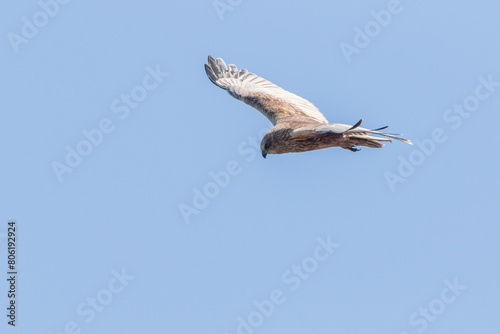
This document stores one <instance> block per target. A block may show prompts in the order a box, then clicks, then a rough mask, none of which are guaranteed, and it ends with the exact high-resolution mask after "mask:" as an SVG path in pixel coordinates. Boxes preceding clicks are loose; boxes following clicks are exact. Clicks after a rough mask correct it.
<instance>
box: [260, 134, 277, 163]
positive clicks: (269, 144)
mask: <svg viewBox="0 0 500 334" xmlns="http://www.w3.org/2000/svg"><path fill="white" fill-rule="evenodd" d="M260 150H261V151H262V157H263V158H264V159H265V158H266V156H267V154H268V153H274V152H273V136H272V133H266V135H265V136H264V138H262V142H261V143H260Z"/></svg>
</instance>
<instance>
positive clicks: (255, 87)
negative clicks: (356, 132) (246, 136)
mask: <svg viewBox="0 0 500 334" xmlns="http://www.w3.org/2000/svg"><path fill="white" fill-rule="evenodd" d="M205 71H206V72H207V76H208V78H209V79H210V80H211V81H212V82H213V83H214V84H215V85H217V86H219V87H220V88H223V89H225V90H227V92H228V93H229V94H230V95H231V96H233V97H234V98H236V99H238V100H241V101H243V102H245V103H246V104H248V105H250V106H252V107H254V108H255V109H257V110H259V111H260V112H261V113H262V114H263V115H264V116H266V117H267V118H268V119H269V120H270V121H271V123H273V124H274V125H276V123H278V122H279V121H280V120H282V119H284V118H286V117H306V118H309V119H313V120H315V121H317V122H320V123H325V124H328V121H327V119H326V118H325V116H323V114H322V113H321V112H320V111H319V109H318V108H316V107H315V106H314V104H312V103H311V102H309V101H307V100H306V99H303V98H301V97H300V96H297V95H295V94H293V93H290V92H288V91H286V90H284V89H283V88H281V87H279V86H276V85H275V84H273V83H272V82H269V81H267V80H266V79H264V78H261V77H259V76H258V75H256V74H253V73H250V72H248V71H247V70H245V69H242V70H239V71H238V68H237V67H236V66H235V65H233V64H230V65H229V68H228V66H227V65H226V63H225V62H224V60H222V59H220V58H217V60H215V59H214V58H212V56H208V64H205Z"/></svg>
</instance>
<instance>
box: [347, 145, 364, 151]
mask: <svg viewBox="0 0 500 334" xmlns="http://www.w3.org/2000/svg"><path fill="white" fill-rule="evenodd" d="M347 149H348V150H350V151H351V152H358V151H361V149H360V148H357V147H356V146H354V145H353V146H350V147H348V148H347Z"/></svg>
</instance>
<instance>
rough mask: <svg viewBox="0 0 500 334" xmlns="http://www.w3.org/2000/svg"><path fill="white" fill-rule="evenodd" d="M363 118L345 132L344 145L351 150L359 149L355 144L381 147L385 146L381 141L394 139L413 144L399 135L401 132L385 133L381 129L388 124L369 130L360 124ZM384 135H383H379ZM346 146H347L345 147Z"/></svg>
mask: <svg viewBox="0 0 500 334" xmlns="http://www.w3.org/2000/svg"><path fill="white" fill-rule="evenodd" d="M362 122H363V120H360V121H359V122H358V123H356V124H355V125H353V126H352V127H350V128H349V129H347V130H345V131H344V132H343V134H344V138H345V139H346V140H345V145H343V146H342V147H343V148H345V149H350V150H351V151H357V150H358V149H356V148H355V146H366V147H372V148H381V147H382V146H384V145H383V144H381V143H380V142H392V140H393V139H396V140H400V141H402V142H405V143H407V144H410V145H413V143H412V142H411V141H410V140H408V139H404V138H401V137H398V136H401V135H399V134H391V133H383V132H380V130H383V129H386V128H387V126H384V127H382V128H379V129H375V130H368V129H365V128H360V127H359V126H360V125H361V123H362ZM377 136H382V137H377ZM344 146H345V147H344Z"/></svg>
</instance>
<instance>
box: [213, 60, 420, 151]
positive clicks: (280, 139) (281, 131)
mask: <svg viewBox="0 0 500 334" xmlns="http://www.w3.org/2000/svg"><path fill="white" fill-rule="evenodd" d="M205 71H206V72H207V76H208V78H209V79H210V80H211V81H212V82H213V83H214V84H215V85H217V86H219V87H220V88H222V89H225V90H226V91H227V92H228V93H229V94H230V95H231V96H232V97H234V98H236V99H238V100H241V101H243V102H245V103H246V104H248V105H250V106H252V107H254V108H255V109H257V110H258V111H260V112H261V113H262V114H263V115H264V116H266V117H267V118H268V119H269V120H270V121H271V123H273V125H274V127H273V128H272V129H271V130H269V132H267V133H266V134H265V135H264V137H263V138H262V142H261V145H260V148H261V150H262V156H263V157H264V158H265V157H266V156H267V154H282V153H291V152H306V151H312V150H319V149H323V148H327V147H342V148H344V149H347V150H351V151H352V152H357V151H359V150H360V149H359V148H357V147H358V146H366V147H373V148H380V147H382V146H383V145H382V144H380V142H392V140H393V139H397V140H400V141H403V142H405V143H408V144H410V145H413V144H412V142H411V141H409V140H408V139H404V138H400V137H397V136H396V135H394V134H388V133H382V132H379V131H380V130H383V129H385V128H387V126H385V127H382V128H379V129H375V130H369V129H365V128H362V127H360V125H361V123H362V122H363V120H362V119H361V120H359V121H358V122H357V123H356V124H354V125H352V126H351V125H346V124H338V123H329V122H328V120H327V119H326V118H325V116H324V115H323V114H322V113H321V112H320V111H319V109H318V108H316V107H315V106H314V105H313V104H312V103H311V102H309V101H307V100H306V99H303V98H301V97H300V96H297V95H295V94H293V93H290V92H289V91H286V90H284V89H283V88H281V87H279V86H277V85H275V84H273V83H271V82H270V81H267V80H266V79H264V78H262V77H259V76H258V75H256V74H253V73H250V72H248V71H247V70H245V69H242V70H238V68H237V67H236V65H233V64H230V65H229V66H227V65H226V63H225V62H224V60H222V59H221V58H217V60H215V59H214V58H213V57H212V56H208V64H205ZM379 136H382V137H379Z"/></svg>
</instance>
